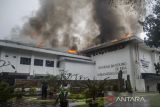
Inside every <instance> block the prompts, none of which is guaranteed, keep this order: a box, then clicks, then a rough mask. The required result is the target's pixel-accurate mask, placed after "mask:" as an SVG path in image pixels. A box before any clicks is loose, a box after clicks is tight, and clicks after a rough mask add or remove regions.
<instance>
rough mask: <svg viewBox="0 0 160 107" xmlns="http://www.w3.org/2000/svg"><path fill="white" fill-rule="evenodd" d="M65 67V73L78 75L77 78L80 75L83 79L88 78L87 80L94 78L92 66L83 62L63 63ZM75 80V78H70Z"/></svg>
mask: <svg viewBox="0 0 160 107" xmlns="http://www.w3.org/2000/svg"><path fill="white" fill-rule="evenodd" d="M63 64H64V65H63V66H65V67H64V68H65V71H67V72H68V73H72V74H78V75H79V76H80V75H82V76H83V77H88V78H89V79H93V78H94V73H95V71H94V70H95V69H94V65H93V64H89V63H84V62H81V63H80V62H71V61H65V62H64V63H63ZM71 79H73V80H74V79H75V77H73V78H71Z"/></svg>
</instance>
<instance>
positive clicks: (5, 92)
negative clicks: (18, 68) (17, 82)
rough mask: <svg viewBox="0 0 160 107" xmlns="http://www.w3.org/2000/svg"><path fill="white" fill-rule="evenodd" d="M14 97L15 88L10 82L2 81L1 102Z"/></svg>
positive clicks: (0, 82) (0, 84)
mask: <svg viewBox="0 0 160 107" xmlns="http://www.w3.org/2000/svg"><path fill="white" fill-rule="evenodd" d="M13 97H14V88H13V87H11V86H9V84H8V83H6V82H3V81H0V102H7V101H8V100H9V99H11V98H13Z"/></svg>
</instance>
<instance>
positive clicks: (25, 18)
mask: <svg viewBox="0 0 160 107" xmlns="http://www.w3.org/2000/svg"><path fill="white" fill-rule="evenodd" d="M108 1H109V0H1V1H0V39H2V38H4V37H8V38H12V39H13V40H14V39H15V40H17V38H19V41H24V42H26V41H27V42H30V43H35V44H36V45H37V46H38V47H45V46H46V47H61V46H64V47H69V48H71V47H72V46H75V47H78V48H84V47H86V46H89V45H94V44H96V43H103V42H106V41H109V40H112V39H115V38H119V37H121V36H124V35H128V34H129V33H134V34H136V33H140V32H141V31H142V30H141V27H140V25H139V24H138V20H140V21H143V18H142V17H141V16H142V15H143V14H144V15H145V7H144V6H145V4H144V2H143V1H144V0H138V1H137V2H135V4H133V3H132V2H131V3H129V4H125V3H126V2H127V3H128V1H134V0H124V2H121V0H113V1H114V2H113V3H112V6H111V5H109V3H108ZM117 1H118V2H117ZM119 1H120V3H119ZM125 1H126V2H125ZM140 1H142V2H140ZM132 6H133V7H132ZM13 28H14V29H13ZM17 35H18V36H17ZM19 36H20V37H19Z"/></svg>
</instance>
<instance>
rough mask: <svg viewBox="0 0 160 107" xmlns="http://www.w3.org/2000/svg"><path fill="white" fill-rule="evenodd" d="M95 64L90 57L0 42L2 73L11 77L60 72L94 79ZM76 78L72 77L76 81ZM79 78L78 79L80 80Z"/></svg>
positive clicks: (0, 67)
mask: <svg viewBox="0 0 160 107" xmlns="http://www.w3.org/2000/svg"><path fill="white" fill-rule="evenodd" d="M93 66H94V62H93V61H92V60H91V58H89V57H85V56H80V55H74V54H68V53H64V52H60V51H57V50H49V49H41V48H36V47H33V46H27V45H24V44H21V43H16V42H11V41H6V40H5V41H4V40H1V41H0V72H3V73H8V74H9V75H23V77H26V78H27V77H28V76H45V75H48V74H51V75H52V74H53V75H57V74H59V72H60V71H63V70H64V71H67V72H68V73H72V74H77V73H78V76H81V78H82V77H88V78H90V79H93V75H94V73H93V72H94V69H93V68H94V67H93ZM75 78H76V77H72V79H75ZM78 78H79V77H77V79H78Z"/></svg>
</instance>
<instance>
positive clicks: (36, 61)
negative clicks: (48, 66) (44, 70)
mask: <svg viewBox="0 0 160 107" xmlns="http://www.w3.org/2000/svg"><path fill="white" fill-rule="evenodd" d="M33 65H34V66H43V59H38V58H35V59H34V64H33Z"/></svg>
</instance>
